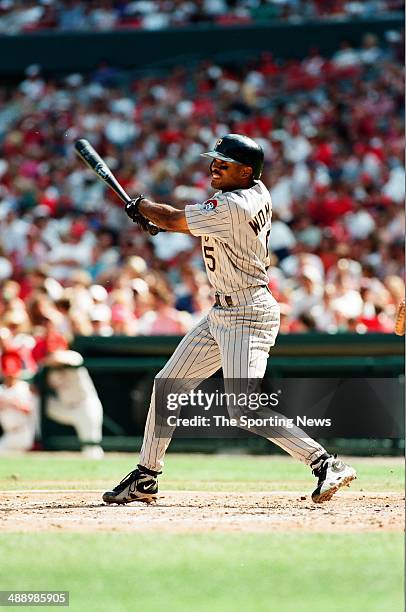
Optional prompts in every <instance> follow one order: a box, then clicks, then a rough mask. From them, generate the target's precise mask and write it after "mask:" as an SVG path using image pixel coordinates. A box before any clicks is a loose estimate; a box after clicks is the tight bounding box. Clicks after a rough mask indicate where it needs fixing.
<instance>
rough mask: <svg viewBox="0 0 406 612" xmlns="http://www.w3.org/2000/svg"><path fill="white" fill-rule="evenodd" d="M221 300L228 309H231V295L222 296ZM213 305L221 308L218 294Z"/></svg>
mask: <svg viewBox="0 0 406 612" xmlns="http://www.w3.org/2000/svg"><path fill="white" fill-rule="evenodd" d="M223 298H224V300H225V302H226V304H227V306H228V307H229V308H232V307H233V300H232V299H231V295H223ZM214 305H215V306H219V307H220V308H223V304H222V303H221V302H220V296H219V294H218V293H216V295H215V299H214Z"/></svg>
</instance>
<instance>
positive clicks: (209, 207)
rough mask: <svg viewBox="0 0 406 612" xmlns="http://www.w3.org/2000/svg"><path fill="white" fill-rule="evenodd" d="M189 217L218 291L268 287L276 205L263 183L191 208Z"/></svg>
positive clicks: (211, 280)
mask: <svg viewBox="0 0 406 612" xmlns="http://www.w3.org/2000/svg"><path fill="white" fill-rule="evenodd" d="M185 214H186V221H187V224H188V227H189V230H190V232H191V233H192V234H193V235H194V236H201V238H202V251H203V258H204V262H205V265H206V271H207V276H208V279H209V281H210V283H211V284H212V285H213V287H214V289H215V290H216V291H218V292H219V293H225V294H227V293H233V292H234V291H238V290H239V289H246V288H248V287H255V286H258V285H267V284H268V275H267V268H268V266H269V254H268V242H269V233H270V231H271V216H272V202H271V196H270V194H269V191H268V189H267V188H266V187H265V185H264V184H263V183H262V182H261V181H255V184H254V185H253V186H252V187H250V188H248V189H237V190H236V191H227V192H224V193H221V192H217V193H215V194H214V196H213V197H212V198H211V199H209V200H206V202H204V203H203V204H190V205H187V206H186V207H185Z"/></svg>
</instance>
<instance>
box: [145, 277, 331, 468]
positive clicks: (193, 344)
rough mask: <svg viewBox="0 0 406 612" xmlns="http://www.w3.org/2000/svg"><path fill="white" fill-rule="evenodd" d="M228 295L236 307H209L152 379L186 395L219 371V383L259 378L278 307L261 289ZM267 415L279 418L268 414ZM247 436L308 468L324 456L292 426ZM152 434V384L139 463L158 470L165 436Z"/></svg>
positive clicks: (256, 429) (275, 326)
mask: <svg viewBox="0 0 406 612" xmlns="http://www.w3.org/2000/svg"><path fill="white" fill-rule="evenodd" d="M231 296H232V297H233V303H239V305H238V306H236V307H232V308H229V307H226V308H219V307H213V308H212V309H211V310H210V312H209V314H208V315H207V316H206V317H204V319H202V321H200V322H199V323H198V324H197V325H196V327H195V328H194V329H192V330H191V331H190V332H189V333H188V334H187V335H186V336H185V337H184V338H183V340H182V341H181V342H180V344H179V345H178V347H177V348H176V350H175V352H174V354H173V355H172V357H171V358H170V360H169V361H168V363H167V364H166V365H165V366H164V368H163V369H162V370H161V371H160V372H159V373H158V374H157V376H156V378H160V379H170V380H172V379H182V381H183V382H182V391H185V392H187V391H191V390H192V389H194V388H196V387H197V386H198V385H199V383H200V382H201V381H202V380H204V379H206V378H209V377H210V376H211V375H212V374H214V372H216V371H217V370H218V369H219V368H220V367H222V369H223V375H224V378H225V379H252V378H257V379H262V378H263V377H264V374H265V370H266V365H267V359H268V355H269V349H270V348H271V347H272V346H273V345H274V344H275V340H276V336H277V334H278V330H279V306H278V304H277V302H276V301H275V299H274V298H273V297H272V295H271V294H270V293H269V292H268V291H267V289H266V288H264V287H256V288H250V289H246V290H242V291H239V292H236V293H235V294H231ZM234 296H237V297H234ZM237 300H238V301H237ZM244 302H247V303H244ZM267 414H268V416H282V415H280V414H279V413H277V412H275V411H273V410H271V409H269V410H268V412H267ZM167 431H168V430H167V429H166V435H167ZM249 431H251V432H254V433H256V434H258V435H260V436H263V437H265V438H267V439H268V440H270V441H271V442H274V443H275V444H277V445H278V446H280V447H281V448H283V449H284V450H285V451H286V452H288V453H289V454H290V455H292V457H295V458H296V459H298V460H300V461H303V462H304V463H306V464H308V465H310V463H311V462H312V461H315V459H317V458H318V457H320V456H321V455H323V454H324V453H325V452H326V451H325V449H324V448H323V447H322V446H320V444H318V443H317V442H315V441H314V440H312V439H311V438H309V437H308V436H307V435H306V433H305V432H304V431H303V430H301V429H300V428H298V427H289V428H286V427H283V426H278V427H272V426H269V427H267V426H263V427H251V428H250V430H249ZM157 433H158V434H159V431H158V432H156V431H155V384H154V388H153V392H152V397H151V404H150V408H149V412H148V417H147V422H146V425H145V432H144V441H143V444H142V448H141V453H140V461H139V463H140V465H143V466H145V467H147V468H149V469H151V470H156V471H160V470H161V469H162V467H163V464H164V455H165V452H166V449H167V448H168V446H169V443H170V441H171V437H161V436H159V435H158V436H157V435H156V434H157Z"/></svg>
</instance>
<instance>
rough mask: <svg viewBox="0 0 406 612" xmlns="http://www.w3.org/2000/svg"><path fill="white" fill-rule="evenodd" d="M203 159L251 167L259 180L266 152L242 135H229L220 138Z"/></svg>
mask: <svg viewBox="0 0 406 612" xmlns="http://www.w3.org/2000/svg"><path fill="white" fill-rule="evenodd" d="M202 155H203V157H211V158H212V159H222V160H223V161H228V162H233V163H235V164H241V165H243V166H250V168H252V170H253V177H254V179H259V178H260V176H261V174H262V168H263V166H264V152H263V150H262V147H260V146H259V144H257V143H256V142H255V141H254V140H252V138H248V136H242V135H241V134H227V136H223V138H219V139H218V141H217V142H216V144H215V146H214V149H213V150H212V151H207V153H202Z"/></svg>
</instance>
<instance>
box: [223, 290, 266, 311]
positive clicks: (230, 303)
mask: <svg viewBox="0 0 406 612" xmlns="http://www.w3.org/2000/svg"><path fill="white" fill-rule="evenodd" d="M260 287H264V289H267V290H268V291H269V287H268V285H260ZM269 293H270V291H269ZM222 297H223V298H224V301H225V303H226V304H227V306H228V307H229V308H232V307H233V306H234V303H233V300H232V298H231V295H223V296H222ZM214 305H215V306H219V307H220V308H224V306H223V304H222V303H221V302H220V295H219V294H218V293H216V294H215V296H214Z"/></svg>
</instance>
